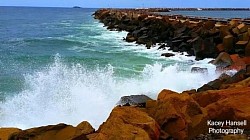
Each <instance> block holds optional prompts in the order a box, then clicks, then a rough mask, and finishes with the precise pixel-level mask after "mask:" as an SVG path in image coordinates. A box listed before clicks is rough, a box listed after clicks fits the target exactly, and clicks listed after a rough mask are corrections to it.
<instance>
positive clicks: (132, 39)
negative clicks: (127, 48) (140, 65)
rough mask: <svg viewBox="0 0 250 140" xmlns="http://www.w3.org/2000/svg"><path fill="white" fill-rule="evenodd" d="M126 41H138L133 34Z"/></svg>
mask: <svg viewBox="0 0 250 140" xmlns="http://www.w3.org/2000/svg"><path fill="white" fill-rule="evenodd" d="M125 40H126V41H127V42H134V41H136V38H135V37H134V36H132V35H131V34H128V35H127V37H126V39H125Z"/></svg>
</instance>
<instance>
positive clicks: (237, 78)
mask: <svg viewBox="0 0 250 140" xmlns="http://www.w3.org/2000/svg"><path fill="white" fill-rule="evenodd" d="M245 74H246V70H244V69H242V70H240V71H238V72H237V73H236V74H234V75H233V76H232V77H231V78H230V79H228V80H227V81H225V84H232V83H237V82H240V81H242V80H244V79H246V76H245Z"/></svg>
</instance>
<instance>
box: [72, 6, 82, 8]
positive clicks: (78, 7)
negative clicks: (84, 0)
mask: <svg viewBox="0 0 250 140" xmlns="http://www.w3.org/2000/svg"><path fill="white" fill-rule="evenodd" d="M73 8H82V7H80V6H74V7H73Z"/></svg>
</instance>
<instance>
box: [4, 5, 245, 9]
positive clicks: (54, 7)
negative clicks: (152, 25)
mask: <svg viewBox="0 0 250 140" xmlns="http://www.w3.org/2000/svg"><path fill="white" fill-rule="evenodd" d="M75 6H78V5H75ZM75 6H71V7H68V6H67V7H63V6H25V5H3V6H2V5H0V7H26V8H29V7H30V8H73V7H75ZM78 7H80V8H83V9H84V8H85V9H102V8H112V9H135V8H166V9H197V8H204V9H250V8H246V7H216V8H213V7H82V6H78Z"/></svg>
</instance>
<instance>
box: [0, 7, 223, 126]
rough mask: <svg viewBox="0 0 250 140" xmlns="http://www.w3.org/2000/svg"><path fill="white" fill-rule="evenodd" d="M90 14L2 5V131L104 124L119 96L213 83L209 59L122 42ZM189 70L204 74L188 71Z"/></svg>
mask: <svg viewBox="0 0 250 140" xmlns="http://www.w3.org/2000/svg"><path fill="white" fill-rule="evenodd" d="M95 10H96V9H73V8H28V7H0V127H7V126H8V127H19V128H23V129H24V128H29V127H34V126H40V125H48V124H57V123H61V122H63V123H68V124H72V125H77V124H78V123H80V122H81V121H83V120H87V121H89V122H90V123H91V124H92V125H93V126H94V127H95V128H98V126H99V125H100V124H101V123H102V122H103V121H105V120H106V118H107V117H108V115H109V113H110V112H111V110H112V108H113V107H114V106H115V105H116V103H117V102H118V100H119V99H120V97H121V96H124V95H132V94H146V95H148V96H150V97H152V98H156V97H157V95H158V93H159V92H160V91H161V90H162V89H164V88H167V89H171V90H174V91H178V92H181V91H183V90H188V89H193V88H198V87H200V86H202V85H203V84H204V83H207V82H208V81H210V80H213V79H214V78H216V77H217V76H218V75H219V74H218V73H215V72H214V69H215V68H214V66H211V65H209V64H207V62H208V61H210V60H209V59H206V60H203V61H195V60H194V57H186V56H185V55H181V54H179V53H175V54H176V55H175V56H174V57H171V58H164V57H161V53H163V52H169V51H168V50H165V51H159V50H157V46H155V47H154V48H152V49H149V50H148V49H146V48H145V47H144V46H142V45H136V44H135V43H127V42H125V41H123V38H124V37H126V34H127V33H126V32H117V31H108V30H107V29H106V28H105V27H103V24H102V23H99V21H98V20H95V19H94V18H93V17H92V14H93V13H94V11H95ZM194 66H201V67H207V68H208V69H209V73H208V74H201V73H191V72H190V69H191V67H194Z"/></svg>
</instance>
